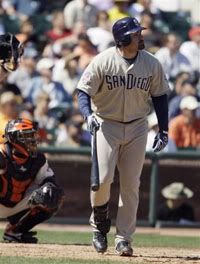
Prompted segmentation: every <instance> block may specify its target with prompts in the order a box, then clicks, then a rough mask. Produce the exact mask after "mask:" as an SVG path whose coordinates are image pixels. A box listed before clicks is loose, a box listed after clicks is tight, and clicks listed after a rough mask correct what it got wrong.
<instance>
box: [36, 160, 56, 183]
mask: <svg viewBox="0 0 200 264" xmlns="http://www.w3.org/2000/svg"><path fill="white" fill-rule="evenodd" d="M50 177H52V179H54V177H55V176H54V172H53V170H52V169H51V168H50V167H49V164H48V161H47V160H46V162H45V164H44V165H43V166H42V167H41V168H40V170H39V171H38V173H37V175H36V178H35V184H37V185H40V184H41V183H42V182H44V181H45V179H47V178H50Z"/></svg>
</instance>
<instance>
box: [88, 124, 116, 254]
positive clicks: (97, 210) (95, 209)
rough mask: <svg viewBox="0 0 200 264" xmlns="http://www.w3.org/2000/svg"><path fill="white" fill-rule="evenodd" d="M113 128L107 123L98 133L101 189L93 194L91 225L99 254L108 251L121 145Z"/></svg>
mask: <svg viewBox="0 0 200 264" xmlns="http://www.w3.org/2000/svg"><path fill="white" fill-rule="evenodd" d="M100 121H101V120H100ZM112 128H113V126H112V124H111V123H109V122H108V121H105V122H103V124H102V123H101V128H100V130H99V131H98V132H97V155H98V163H99V177H100V187H99V190H98V191H97V192H93V191H92V192H91V205H92V214H91V217H90V224H91V225H92V227H93V245H94V247H95V249H96V250H97V252H101V253H103V252H105V251H106V249H107V233H108V232H109V230H110V219H109V199H110V186H111V183H112V182H113V178H114V172H115V167H116V163H117V158H118V153H119V143H118V140H117V137H116V136H115V135H113V133H111V129H112ZM115 131H117V129H115Z"/></svg>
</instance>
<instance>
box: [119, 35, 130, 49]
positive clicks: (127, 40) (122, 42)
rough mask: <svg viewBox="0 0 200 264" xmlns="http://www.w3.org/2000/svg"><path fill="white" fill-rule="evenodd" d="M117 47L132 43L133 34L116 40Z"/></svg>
mask: <svg viewBox="0 0 200 264" xmlns="http://www.w3.org/2000/svg"><path fill="white" fill-rule="evenodd" d="M116 44H117V47H122V46H124V47H125V46H128V45H129V44H131V35H130V34H129V35H126V36H124V37H123V38H121V40H119V41H117V42H116Z"/></svg>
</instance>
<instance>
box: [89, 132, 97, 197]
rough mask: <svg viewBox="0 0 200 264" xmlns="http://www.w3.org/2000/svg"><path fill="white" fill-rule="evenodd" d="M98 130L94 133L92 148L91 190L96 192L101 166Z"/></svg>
mask: <svg viewBox="0 0 200 264" xmlns="http://www.w3.org/2000/svg"><path fill="white" fill-rule="evenodd" d="M96 134H97V130H95V131H94V133H93V144H92V145H93V146H92V168H91V179H90V181H91V183H90V185H91V189H92V191H94V192H96V191H98V189H99V165H98V157H97V137H96Z"/></svg>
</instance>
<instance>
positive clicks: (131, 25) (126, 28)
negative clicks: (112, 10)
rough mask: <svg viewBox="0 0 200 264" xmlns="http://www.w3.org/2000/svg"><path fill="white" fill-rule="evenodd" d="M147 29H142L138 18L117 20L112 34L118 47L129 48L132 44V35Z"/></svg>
mask: <svg viewBox="0 0 200 264" xmlns="http://www.w3.org/2000/svg"><path fill="white" fill-rule="evenodd" d="M143 29H145V28H144V27H142V26H141V25H140V24H139V22H138V21H137V19H136V18H133V17H124V18H121V19H119V20H117V21H116V22H115V23H114V25H113V27H112V33H113V37H114V40H115V43H116V45H117V46H118V47H121V46H128V45H129V44H130V43H131V36H130V34H131V33H136V32H138V31H140V30H143Z"/></svg>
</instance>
